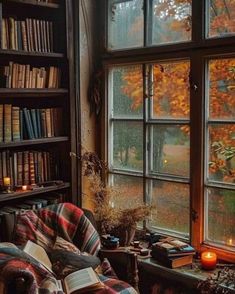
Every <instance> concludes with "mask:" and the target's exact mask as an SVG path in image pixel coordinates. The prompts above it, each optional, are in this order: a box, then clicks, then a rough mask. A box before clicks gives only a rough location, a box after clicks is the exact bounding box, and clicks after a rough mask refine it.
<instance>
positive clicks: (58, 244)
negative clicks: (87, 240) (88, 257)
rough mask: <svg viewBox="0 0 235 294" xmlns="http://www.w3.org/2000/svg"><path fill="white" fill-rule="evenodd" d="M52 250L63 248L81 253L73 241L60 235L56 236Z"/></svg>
mask: <svg viewBox="0 0 235 294" xmlns="http://www.w3.org/2000/svg"><path fill="white" fill-rule="evenodd" d="M52 250H65V251H70V252H73V253H77V254H80V253H81V252H80V250H79V249H78V248H77V247H76V246H75V245H74V244H73V243H71V242H69V241H66V240H65V239H63V238H62V237H60V236H57V237H56V240H55V243H54V245H53V248H52Z"/></svg>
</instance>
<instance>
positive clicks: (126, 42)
mask: <svg viewBox="0 0 235 294" xmlns="http://www.w3.org/2000/svg"><path fill="white" fill-rule="evenodd" d="M143 32H144V17H143V0H130V1H126V0H123V1H117V0H111V1H109V23H108V48H109V49H121V48H131V47H141V46H143V40H144V36H143Z"/></svg>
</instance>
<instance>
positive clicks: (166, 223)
mask: <svg viewBox="0 0 235 294" xmlns="http://www.w3.org/2000/svg"><path fill="white" fill-rule="evenodd" d="M151 190H152V193H151V199H152V204H153V205H155V206H156V210H157V213H156V215H155V216H154V219H153V220H152V226H155V227H157V228H160V229H165V230H171V231H175V232H179V233H183V234H188V233H189V186H188V185H185V184H178V183H169V182H163V181H152V188H151Z"/></svg>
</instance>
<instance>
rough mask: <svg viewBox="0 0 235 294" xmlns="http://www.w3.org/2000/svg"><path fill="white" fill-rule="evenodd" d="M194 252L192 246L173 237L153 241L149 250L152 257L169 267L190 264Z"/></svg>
mask: <svg viewBox="0 0 235 294" xmlns="http://www.w3.org/2000/svg"><path fill="white" fill-rule="evenodd" d="M195 253H196V252H195V249H194V248H193V247H192V246H190V245H189V244H187V243H185V242H182V241H180V240H178V239H175V238H165V239H162V240H161V241H159V242H156V243H154V244H153V245H152V251H151V255H152V257H153V258H154V259H156V260H157V261H159V262H160V263H162V264H163V265H165V266H167V267H170V268H177V267H180V266H183V265H188V264H192V262H193V255H194V254H195Z"/></svg>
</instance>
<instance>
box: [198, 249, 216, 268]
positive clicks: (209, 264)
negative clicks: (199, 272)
mask: <svg viewBox="0 0 235 294" xmlns="http://www.w3.org/2000/svg"><path fill="white" fill-rule="evenodd" d="M216 262H217V255H216V254H215V253H214V252H211V251H205V252H203V253H202V255H201V265H202V268H203V269H206V270H212V269H214V268H215V267H216Z"/></svg>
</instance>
